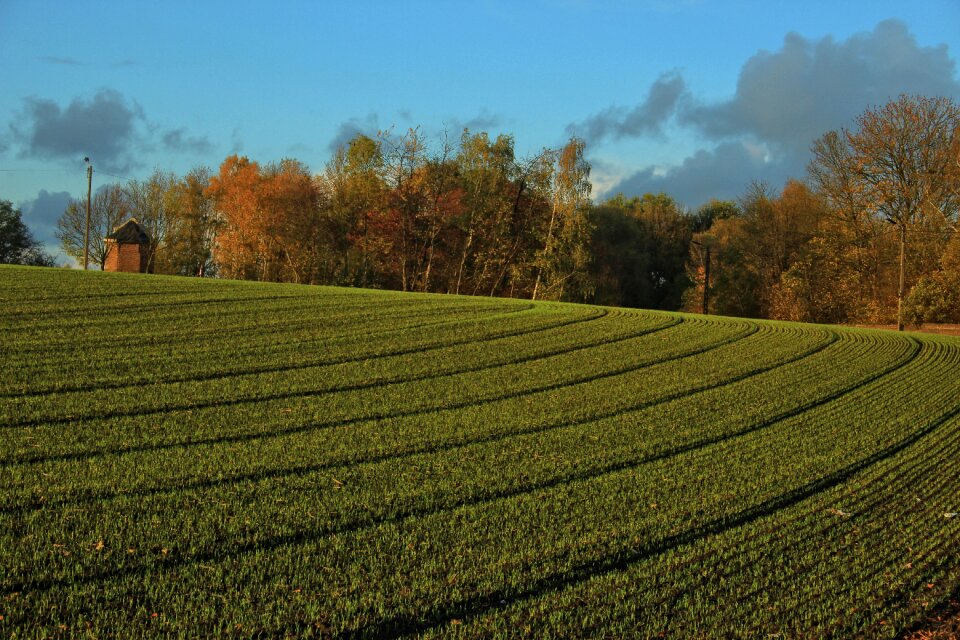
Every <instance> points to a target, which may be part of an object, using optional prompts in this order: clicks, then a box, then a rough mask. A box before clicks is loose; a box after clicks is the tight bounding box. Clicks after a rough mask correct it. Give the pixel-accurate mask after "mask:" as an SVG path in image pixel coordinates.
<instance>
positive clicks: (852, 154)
mask: <svg viewBox="0 0 960 640" xmlns="http://www.w3.org/2000/svg"><path fill="white" fill-rule="evenodd" d="M811 152H812V156H811V158H812V159H811V161H810V164H809V166H808V171H807V175H806V176H801V177H799V178H796V179H791V180H789V181H788V182H787V183H786V184H785V185H783V186H782V188H779V189H774V188H773V187H771V186H770V185H767V184H763V183H753V184H751V185H749V186H748V187H747V188H746V189H745V191H744V193H743V194H741V196H740V197H739V198H737V199H736V200H732V201H725V200H713V201H711V202H709V203H707V204H705V205H703V206H702V207H700V208H699V209H697V210H695V211H691V210H688V209H686V208H685V207H683V206H682V205H681V204H680V203H679V202H677V201H676V200H675V199H673V198H672V197H671V196H670V195H668V194H662V193H661V194H645V195H643V196H638V197H631V198H627V197H625V196H623V195H616V196H614V197H612V198H608V199H606V200H605V201H603V202H599V203H594V202H592V200H591V198H590V193H591V188H590V182H589V176H590V165H589V163H588V162H587V160H586V158H585V155H584V154H585V146H584V142H583V141H582V140H580V139H578V138H571V139H570V140H569V141H568V142H567V144H565V145H564V146H563V147H561V148H559V149H544V150H543V151H542V152H540V153H539V154H536V155H533V156H530V157H518V156H517V154H516V152H515V146H514V139H513V137H512V136H509V135H499V136H497V137H496V138H491V137H490V136H489V135H488V134H487V133H483V132H480V133H474V132H470V131H467V130H464V131H463V132H462V134H461V135H460V137H459V139H455V140H451V139H449V138H447V137H443V138H442V139H440V140H438V141H429V140H427V139H426V137H425V136H424V135H423V134H422V132H421V131H420V130H419V129H412V130H409V131H407V132H406V133H404V134H402V135H395V134H392V133H390V132H384V133H380V134H378V135H377V136H374V137H370V136H365V135H358V136H356V137H355V138H354V139H353V140H351V141H350V142H349V143H348V144H346V145H344V146H343V147H341V148H340V149H339V150H338V151H337V152H336V153H335V154H334V156H333V157H332V158H331V159H330V161H329V162H328V163H327V165H326V166H325V167H324V169H323V171H322V172H320V173H319V174H316V175H314V174H311V172H310V171H309V170H308V169H307V167H306V166H305V165H303V164H302V163H301V162H299V161H297V160H292V159H287V160H282V161H280V162H278V163H267V164H261V163H258V162H256V161H254V160H251V159H249V158H247V157H243V156H236V155H234V156H230V157H228V158H226V159H225V160H224V161H223V163H222V164H221V165H220V167H219V170H218V171H217V172H213V171H211V170H209V169H206V168H203V167H201V168H197V169H194V170H192V171H190V172H189V173H187V174H186V175H184V176H176V175H174V174H171V173H166V172H163V171H160V170H157V171H155V172H154V173H153V175H152V176H150V177H149V178H147V179H146V180H142V181H140V180H132V181H129V182H128V183H126V184H123V185H121V184H116V185H111V186H109V187H107V188H104V189H101V190H99V191H98V192H97V193H96V196H95V198H94V200H93V203H92V220H93V229H92V232H91V251H90V255H91V256H92V259H93V260H94V261H95V262H97V263H100V264H101V265H102V264H103V261H104V259H105V257H106V255H105V246H104V242H103V238H104V236H106V235H107V234H108V233H109V232H110V231H111V230H112V228H113V227H115V226H117V225H119V224H120V223H121V222H123V221H124V220H125V219H126V218H127V217H130V216H133V217H136V218H137V219H138V221H139V222H140V223H141V224H143V225H144V226H145V227H146V228H147V230H148V232H149V233H150V236H151V247H150V252H149V255H150V257H149V266H150V268H151V270H152V271H154V272H156V273H167V274H179V275H192V276H219V277H226V278H240V279H252V280H263V281H276V282H297V283H304V284H327V285H344V286H359V287H377V288H390V289H398V290H403V291H423V292H442V293H453V294H467V295H487V296H508V297H523V298H531V299H545V300H564V301H573V302H587V303H595V304H604V305H613V306H629V307H641V308H650V309H667V310H676V309H681V310H687V311H695V312H708V313H716V314H723V315H736V316H748V317H766V318H777V319H787V320H800V321H811V322H830V323H877V322H892V321H894V320H896V319H898V313H899V316H900V317H901V318H902V319H903V321H906V322H913V323H921V322H946V321H953V322H957V321H960V238H958V234H957V224H958V217H960V216H958V207H960V188H958V185H960V108H958V106H957V105H956V104H955V103H954V102H953V101H951V100H949V99H946V98H927V97H923V96H907V95H905V96H901V97H900V98H898V99H897V100H894V101H891V102H890V103H888V104H886V105H882V106H879V107H874V108H869V109H867V110H866V111H864V112H863V113H862V114H861V115H860V116H859V117H858V118H857V119H856V121H855V122H854V125H853V126H852V127H851V128H850V129H841V130H838V131H830V132H827V133H825V134H824V135H823V136H821V137H820V138H819V139H817V140H815V141H813V142H812V145H811ZM85 206H86V203H85V202H81V201H76V202H73V203H71V204H70V206H69V207H68V208H67V210H66V211H65V212H64V214H63V216H62V217H61V219H60V221H59V225H58V237H59V238H60V240H61V242H62V245H63V249H64V251H65V252H66V253H67V254H69V255H72V256H75V257H76V256H80V255H82V252H83V225H84V218H85V213H86V212H85Z"/></svg>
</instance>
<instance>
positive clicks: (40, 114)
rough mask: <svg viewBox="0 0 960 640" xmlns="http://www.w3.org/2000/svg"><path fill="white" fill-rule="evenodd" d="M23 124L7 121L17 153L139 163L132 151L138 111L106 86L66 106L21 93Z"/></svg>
mask: <svg viewBox="0 0 960 640" xmlns="http://www.w3.org/2000/svg"><path fill="white" fill-rule="evenodd" d="M21 120H22V121H23V124H17V125H11V130H12V132H13V135H14V139H15V140H16V141H17V142H18V143H19V144H20V146H21V152H20V155H21V156H22V157H27V158H41V159H45V160H78V161H79V160H82V159H83V157H84V156H89V157H90V158H92V159H93V161H94V162H95V163H96V164H98V165H99V166H102V167H103V168H104V169H105V170H107V171H117V172H124V171H129V170H130V169H132V168H135V167H138V166H141V164H142V163H140V162H138V161H137V160H136V158H135V156H134V150H135V147H136V146H137V144H138V142H139V138H140V134H139V129H140V126H141V125H142V124H145V123H146V118H145V116H144V114H143V110H142V109H141V108H140V106H139V105H137V104H136V103H133V102H130V101H128V100H126V99H125V98H124V97H123V96H122V95H121V94H120V93H118V92H116V91H112V90H110V89H103V90H101V91H99V92H98V93H97V94H96V95H95V96H94V97H93V98H92V99H90V100H84V99H83V98H75V99H74V100H73V101H72V102H71V103H70V104H69V105H68V106H67V107H66V108H65V109H62V108H61V107H60V105H58V104H57V103H56V102H54V101H53V100H45V99H42V98H26V99H25V100H24V113H23V117H22V118H21Z"/></svg>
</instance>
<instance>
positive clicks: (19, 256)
mask: <svg viewBox="0 0 960 640" xmlns="http://www.w3.org/2000/svg"><path fill="white" fill-rule="evenodd" d="M0 264H25V265H32V266H45V267H50V266H53V258H52V257H51V256H50V255H48V254H47V253H46V252H45V251H43V247H41V245H40V243H39V242H37V241H36V240H35V239H34V238H33V234H31V233H30V230H29V229H28V228H27V225H26V224H24V222H23V218H22V215H21V213H20V210H19V209H15V208H14V207H13V203H12V202H10V201H9V200H0Z"/></svg>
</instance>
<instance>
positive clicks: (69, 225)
mask: <svg viewBox="0 0 960 640" xmlns="http://www.w3.org/2000/svg"><path fill="white" fill-rule="evenodd" d="M129 211H130V207H129V203H128V201H127V195H126V192H125V191H124V189H123V187H122V186H120V185H119V184H114V185H110V186H105V187H102V188H100V189H98V190H97V192H96V193H95V194H94V196H93V198H92V200H91V204H90V251H89V255H90V258H91V260H92V261H93V262H94V263H96V264H99V265H100V268H101V269H103V265H104V262H106V259H107V245H106V242H105V241H104V240H105V238H106V237H107V235H109V234H110V233H111V232H112V231H113V229H114V228H115V227H117V226H118V225H120V224H121V223H122V222H123V221H124V220H125V219H126V218H127V216H128V215H129ZM86 219H87V203H86V200H84V201H80V200H72V201H71V202H70V204H68V205H67V208H66V210H65V211H64V212H63V214H62V215H61V216H60V219H59V220H57V231H56V235H57V239H58V240H60V243H61V246H62V247H63V252H64V253H66V254H67V255H68V256H70V257H72V258H74V259H76V260H77V261H78V262H80V261H82V260H83V240H84V230H85V227H86Z"/></svg>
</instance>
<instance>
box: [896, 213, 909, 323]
mask: <svg viewBox="0 0 960 640" xmlns="http://www.w3.org/2000/svg"><path fill="white" fill-rule="evenodd" d="M906 247H907V225H906V224H905V223H904V222H901V223H900V286H899V287H898V288H897V331H903V285H904V280H905V277H904V276H905V275H906V266H905V263H906V261H905V260H904V257H905V255H906Z"/></svg>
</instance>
